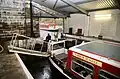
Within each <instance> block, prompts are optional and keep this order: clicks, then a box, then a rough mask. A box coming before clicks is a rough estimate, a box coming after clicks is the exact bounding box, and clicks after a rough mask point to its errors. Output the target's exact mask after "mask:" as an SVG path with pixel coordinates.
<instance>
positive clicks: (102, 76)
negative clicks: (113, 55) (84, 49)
mask: <svg viewBox="0 0 120 79" xmlns="http://www.w3.org/2000/svg"><path fill="white" fill-rule="evenodd" d="M101 71H102V72H105V73H108V74H109V75H112V76H114V77H116V78H118V79H119V76H116V75H115V74H113V73H111V72H108V71H106V70H103V69H100V70H99V76H98V77H99V78H100V76H102V77H103V78H105V79H109V78H107V77H105V76H104V75H100V72H101Z"/></svg>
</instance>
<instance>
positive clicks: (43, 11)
mask: <svg viewBox="0 0 120 79" xmlns="http://www.w3.org/2000/svg"><path fill="white" fill-rule="evenodd" d="M33 7H35V8H37V9H39V10H41V11H43V12H45V13H47V14H49V15H51V16H54V17H56V16H55V15H53V14H51V13H49V12H47V11H45V10H43V9H40V8H39V7H37V6H34V5H33Z"/></svg>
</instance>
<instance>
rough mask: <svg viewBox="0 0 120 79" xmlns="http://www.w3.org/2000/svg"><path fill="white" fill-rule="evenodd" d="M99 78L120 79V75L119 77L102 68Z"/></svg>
mask: <svg viewBox="0 0 120 79" xmlns="http://www.w3.org/2000/svg"><path fill="white" fill-rule="evenodd" d="M99 79H120V76H119V77H118V76H116V75H114V74H112V73H110V72H107V71H105V70H101V71H100V73H99Z"/></svg>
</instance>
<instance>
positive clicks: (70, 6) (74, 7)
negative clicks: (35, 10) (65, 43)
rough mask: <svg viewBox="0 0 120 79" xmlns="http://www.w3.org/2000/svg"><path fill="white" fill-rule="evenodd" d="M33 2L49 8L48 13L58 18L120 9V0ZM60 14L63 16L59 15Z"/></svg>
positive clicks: (43, 0)
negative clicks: (72, 14)
mask: <svg viewBox="0 0 120 79" xmlns="http://www.w3.org/2000/svg"><path fill="white" fill-rule="evenodd" d="M33 2H35V3H38V4H39V5H40V6H44V7H47V8H48V9H50V10H48V9H47V10H48V12H51V13H53V14H54V15H55V16H57V17H66V16H69V15H70V13H82V14H86V15H87V14H88V13H89V12H91V11H98V10H106V9H120V0H33ZM34 6H36V5H34ZM47 10H46V11H47ZM58 13H60V14H63V15H58Z"/></svg>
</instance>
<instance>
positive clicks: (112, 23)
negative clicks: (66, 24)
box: [89, 10, 120, 39]
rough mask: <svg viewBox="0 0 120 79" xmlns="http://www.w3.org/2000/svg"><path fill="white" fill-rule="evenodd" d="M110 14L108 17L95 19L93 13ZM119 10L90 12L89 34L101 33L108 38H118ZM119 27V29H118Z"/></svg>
mask: <svg viewBox="0 0 120 79" xmlns="http://www.w3.org/2000/svg"><path fill="white" fill-rule="evenodd" d="M96 14H97V15H104V14H111V18H109V19H106V18H105V19H96V18H95V15H96ZM119 17H120V11H119V10H106V11H99V12H91V13H90V28H89V36H96V37H97V36H98V35H102V36H103V37H105V38H109V39H115V38H116V39H118V37H120V36H119V34H120V32H119V30H120V23H119V21H120V18H119ZM118 29H119V30H118Z"/></svg>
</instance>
